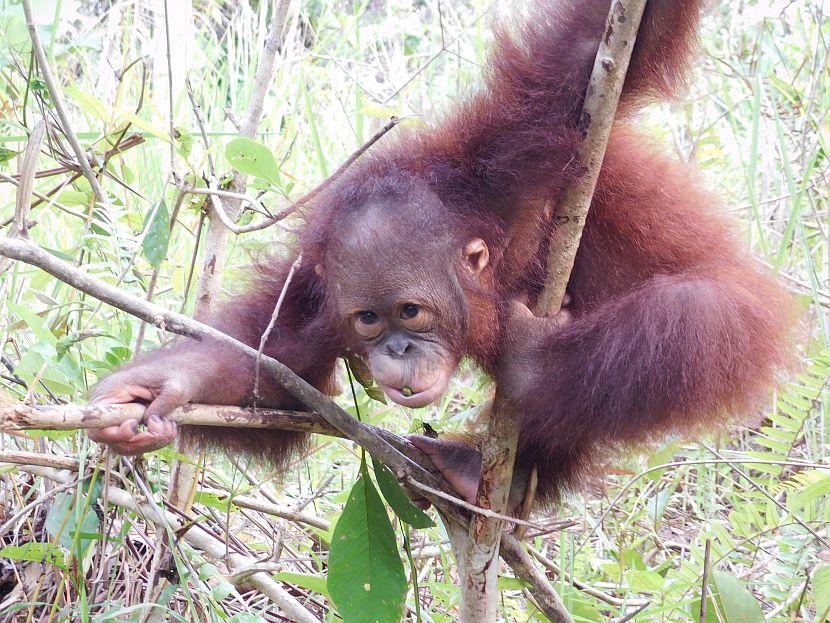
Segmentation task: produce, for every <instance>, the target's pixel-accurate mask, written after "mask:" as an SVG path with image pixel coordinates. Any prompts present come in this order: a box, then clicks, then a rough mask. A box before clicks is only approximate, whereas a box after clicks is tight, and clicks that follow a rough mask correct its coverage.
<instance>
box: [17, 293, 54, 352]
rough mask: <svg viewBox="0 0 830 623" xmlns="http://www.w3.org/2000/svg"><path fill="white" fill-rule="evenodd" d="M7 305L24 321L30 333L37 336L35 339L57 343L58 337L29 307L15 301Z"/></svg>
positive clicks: (52, 343)
mask: <svg viewBox="0 0 830 623" xmlns="http://www.w3.org/2000/svg"><path fill="white" fill-rule="evenodd" d="M8 306H9V309H11V310H12V311H13V312H14V313H15V315H16V316H18V317H19V318H20V319H21V320H22V321H23V322H25V323H26V325H27V326H28V327H29V328H30V329H31V330H32V333H34V334H35V336H37V339H39V340H40V341H41V342H44V343H46V344H51V345H52V346H54V345H55V344H57V343H58V338H56V337H55V336H54V334H53V333H52V330H51V329H50V328H49V327H48V326H47V325H46V322H45V321H44V319H43V318H41V317H40V316H38V315H37V314H36V313H35V312H33V311H32V310H31V309H29V308H28V307H26V306H24V305H18V304H17V303H8Z"/></svg>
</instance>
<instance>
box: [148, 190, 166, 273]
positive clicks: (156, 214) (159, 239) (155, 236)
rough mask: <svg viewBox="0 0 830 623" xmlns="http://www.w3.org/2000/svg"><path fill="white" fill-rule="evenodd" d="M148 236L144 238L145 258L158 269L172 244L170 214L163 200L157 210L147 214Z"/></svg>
mask: <svg viewBox="0 0 830 623" xmlns="http://www.w3.org/2000/svg"><path fill="white" fill-rule="evenodd" d="M146 220H150V222H149V223H146V224H145V225H146V231H147V234H146V235H145V236H144V243H143V245H142V249H143V251H144V257H146V258H147V261H148V262H150V265H151V266H152V267H153V268H155V269H158V267H159V266H161V263H162V261H164V258H165V256H166V255H167V246H168V245H169V244H170V213H169V212H168V211H167V204H166V203H165V202H164V199H162V200H161V201H160V202H159V204H158V207H157V209H156V210H151V211H150V212H149V214H147V219H146Z"/></svg>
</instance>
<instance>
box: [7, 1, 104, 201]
mask: <svg viewBox="0 0 830 623" xmlns="http://www.w3.org/2000/svg"><path fill="white" fill-rule="evenodd" d="M23 13H24V15H25V16H26V27H27V28H28V29H29V37H30V38H31V40H32V50H33V51H34V54H35V58H36V59H37V64H38V66H39V67H40V73H41V75H42V76H43V81H44V82H45V83H46V88H47V89H48V91H49V95H50V96H51V97H52V105H53V106H54V107H55V111H57V113H58V117H59V118H60V120H61V130H63V134H64V136H66V140H67V141H68V142H69V146H70V147H71V148H72V151H73V152H74V153H75V158H76V159H77V160H78V165H79V166H80V167H81V171H83V173H84V177H86V178H87V180H88V181H89V185H90V186H91V187H92V192H94V193H95V197H96V198H97V199H98V201H100V202H102V203H103V204H104V205H105V206H107V207H109V205H110V202H109V198H108V197H107V196H106V194H105V193H104V190H103V189H102V188H101V185H100V184H99V183H98V178H97V177H96V175H95V172H94V171H93V170H92V167H91V166H90V165H89V158H87V155H86V153H85V152H84V150H83V147H81V143H80V141H78V136H77V135H76V134H75V130H73V129H72V125H71V124H70V123H69V115H68V113H67V112H66V108H65V107H64V105H63V99H62V97H61V93H60V90H59V89H58V83H57V82H55V78H54V77H53V76H52V70H51V68H50V67H49V61H48V59H47V58H46V52H44V50H43V44H42V43H41V42H40V36H39V35H38V34H37V24H36V23H35V18H34V14H33V13H32V2H31V0H23Z"/></svg>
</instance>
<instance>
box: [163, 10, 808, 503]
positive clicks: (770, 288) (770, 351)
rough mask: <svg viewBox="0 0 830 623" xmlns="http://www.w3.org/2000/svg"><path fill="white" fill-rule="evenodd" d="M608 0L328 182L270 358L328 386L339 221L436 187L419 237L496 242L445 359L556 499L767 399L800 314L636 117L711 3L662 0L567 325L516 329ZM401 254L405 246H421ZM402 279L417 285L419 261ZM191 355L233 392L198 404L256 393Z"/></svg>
mask: <svg viewBox="0 0 830 623" xmlns="http://www.w3.org/2000/svg"><path fill="white" fill-rule="evenodd" d="M609 4H610V3H609V1H608V0H559V1H549V2H539V3H538V6H537V7H536V8H535V9H534V11H533V15H532V16H531V17H530V18H529V19H528V20H527V21H526V25H525V26H524V27H522V28H521V29H520V31H518V32H507V31H506V30H504V29H501V30H498V31H497V35H496V40H497V46H496V49H495V51H494V53H493V55H492V59H491V64H490V66H489V69H488V73H487V79H486V83H485V87H484V88H483V89H482V90H481V92H480V93H478V94H476V95H474V96H472V97H470V98H469V99H468V100H467V101H464V102H461V103H460V104H459V105H458V107H457V108H456V109H455V110H454V111H452V112H451V113H450V114H449V115H448V116H447V117H446V119H444V120H443V121H442V122H441V123H439V124H438V125H437V126H436V127H435V128H434V129H429V130H421V131H416V132H412V133H410V134H406V135H404V136H402V137H400V138H399V140H397V141H396V142H395V143H394V144H393V145H392V146H391V147H388V148H385V149H383V150H381V151H379V152H378V153H376V154H374V155H372V156H369V157H366V158H365V159H364V160H363V161H361V162H359V163H358V164H356V165H354V166H353V167H352V168H351V169H350V170H349V171H348V172H347V173H346V174H345V175H344V176H343V177H342V178H340V179H338V180H336V181H335V182H334V183H333V184H332V185H331V187H330V188H329V189H328V190H327V191H326V193H325V194H324V195H323V196H322V197H320V198H319V199H318V200H317V201H316V203H315V205H314V206H313V207H312V209H311V210H310V211H309V214H308V216H309V219H308V221H309V222H308V224H307V227H306V228H305V229H304V230H303V232H302V233H301V239H300V244H299V247H300V250H301V251H302V253H303V256H304V258H305V261H304V265H303V267H302V268H301V270H300V272H299V274H298V276H297V277H296V278H295V280H294V281H293V282H292V284H291V287H290V291H289V294H288V296H287V297H286V301H285V304H284V306H283V310H282V312H281V316H280V322H279V325H278V327H277V330H276V331H275V332H274V334H273V337H272V339H271V340H270V341H269V346H268V349H267V350H266V352H267V353H268V354H270V355H273V356H275V357H276V358H278V359H280V360H282V361H283V362H284V363H286V364H288V365H289V366H291V367H292V368H293V369H295V370H296V371H297V372H298V373H300V374H301V375H302V376H304V378H306V379H308V380H309V381H310V382H312V383H314V384H315V385H317V386H319V387H323V386H324V385H325V384H326V383H327V382H328V380H329V377H330V376H331V373H332V371H333V369H334V362H335V358H336V357H337V356H338V355H342V354H343V352H344V350H345V348H346V347H347V346H348V345H349V343H350V342H349V340H350V338H349V337H348V336H347V335H346V334H345V333H344V327H343V326H342V322H341V320H340V319H338V318H336V317H335V315H334V311H333V309H332V304H331V303H332V300H333V296H334V295H333V293H332V292H329V291H327V289H326V278H325V276H320V275H318V274H317V273H316V272H315V271H314V267H315V266H316V265H321V264H324V263H325V257H326V253H327V250H328V249H329V247H330V245H331V243H332V242H333V240H335V239H336V237H337V236H338V232H339V231H340V229H339V227H338V225H337V224H338V223H340V222H341V220H342V219H344V218H347V217H348V215H349V214H352V213H357V212H359V211H360V210H361V209H362V207H363V206H364V205H365V204H366V203H367V202H370V201H371V200H372V199H373V198H375V197H377V196H383V197H386V198H389V197H393V198H397V199H398V200H399V205H400V209H401V218H406V217H407V214H408V213H409V210H410V207H411V204H412V201H413V200H412V197H413V196H415V195H416V194H417V193H416V189H423V188H427V189H428V190H429V191H430V192H431V193H433V194H434V195H435V196H437V197H438V198H439V199H440V201H441V204H442V210H441V212H440V214H438V215H435V216H433V217H432V218H433V221H432V223H431V225H429V226H428V227H427V228H426V231H425V232H424V234H423V235H425V236H428V235H430V232H443V231H451V232H453V235H454V236H455V239H456V240H458V241H461V243H462V244H463V241H465V240H468V239H471V238H482V239H483V240H484V241H485V242H486V243H487V246H488V247H489V252H490V264H489V266H488V267H487V271H486V274H485V275H484V278H483V279H482V281H481V282H479V283H475V284H474V283H472V282H471V281H470V279H468V278H466V277H465V275H463V274H459V276H458V280H459V283H460V284H461V287H462V288H463V289H464V293H465V294H466V298H467V301H468V302H469V305H468V308H469V313H468V316H467V318H466V319H464V320H463V322H461V323H460V324H459V327H458V328H457V334H458V335H457V337H458V340H457V341H458V343H457V344H456V345H455V346H454V348H455V349H456V350H458V351H460V352H459V353H458V354H466V355H468V356H470V357H472V358H473V359H474V360H476V361H477V362H478V363H479V364H481V366H482V367H483V368H484V369H485V370H486V371H487V372H488V373H490V374H491V375H493V376H494V377H495V378H496V381H497V382H498V383H500V384H501V386H502V388H503V389H504V391H505V392H506V395H508V396H509V397H510V398H511V399H512V401H513V402H514V404H515V406H516V410H517V412H518V413H519V414H521V418H522V422H521V424H522V430H523V431H527V432H528V434H523V435H522V438H521V440H520V451H519V461H520V462H522V463H525V464H531V463H535V464H537V465H538V466H539V469H540V482H541V487H542V494H543V496H546V497H548V498H551V497H554V496H555V495H556V494H557V492H558V491H559V490H560V488H561V487H562V486H565V485H568V484H572V483H573V482H574V480H575V477H576V476H577V475H578V474H579V473H580V470H582V469H583V468H584V467H586V466H587V465H589V464H590V463H591V462H593V461H596V460H597V457H598V456H601V455H602V453H603V452H605V451H608V450H613V449H616V448H618V447H620V446H623V445H630V444H639V443H643V442H647V441H650V440H653V439H657V438H659V437H660V436H663V435H665V434H666V433H669V432H674V431H690V430H692V429H695V428H697V427H700V426H712V425H714V424H717V423H719V422H723V421H725V420H726V419H727V417H726V416H728V415H730V414H735V413H743V412H746V410H748V409H751V408H752V407H753V406H754V405H756V404H758V402H759V401H760V400H761V399H763V398H764V396H765V393H766V392H767V391H768V389H769V387H770V385H771V383H772V382H773V377H774V375H775V372H776V370H777V368H778V366H779V365H780V364H781V363H782V362H784V361H785V360H786V359H787V357H786V353H787V346H788V333H789V330H790V327H791V326H792V320H793V314H792V310H791V302H790V301H789V299H788V297H787V296H786V295H785V293H784V292H783V290H782V288H781V287H780V286H779V285H778V284H777V283H776V282H775V281H774V280H773V279H772V278H770V277H769V276H767V275H765V274H764V272H763V271H762V270H760V269H759V268H758V266H757V265H756V264H755V262H754V260H753V259H752V258H751V257H749V256H748V255H746V254H745V253H744V252H743V251H742V250H741V245H740V243H739V242H738V241H737V240H736V239H735V238H734V235H733V233H732V224H731V223H728V222H726V221H725V220H724V219H723V218H721V217H720V216H718V215H717V214H716V211H717V205H718V202H717V200H716V199H715V198H714V197H712V196H711V195H710V194H708V193H707V192H705V191H703V190H701V186H700V183H699V181H698V180H697V179H696V176H695V174H694V172H693V171H690V170H689V168H688V167H687V166H685V165H684V164H681V163H678V162H676V161H674V160H671V159H669V158H667V157H666V156H664V155H662V154H661V153H660V152H659V150H657V149H655V148H654V147H653V145H652V142H651V141H650V140H649V139H648V138H647V137H643V136H641V135H639V134H638V133H637V132H636V131H635V130H634V129H633V127H631V125H630V124H629V122H627V121H626V119H628V116H629V115H630V114H631V113H632V112H634V111H635V110H636V109H637V107H638V106H640V105H641V104H643V103H644V102H647V101H649V100H650V99H653V98H655V97H658V96H659V97H664V96H668V95H671V94H672V93H673V92H674V90H675V88H676V87H677V86H678V85H679V84H680V83H681V82H682V79H683V78H684V76H685V69H686V63H687V62H688V59H689V52H690V49H691V47H692V46H693V43H694V39H695V28H696V26H697V23H698V20H699V14H700V11H701V8H702V5H703V2H702V1H701V0H687V1H684V2H680V1H678V0H651V1H650V2H649V3H648V8H647V10H646V14H645V16H644V19H643V25H642V27H641V32H640V35H639V37H638V40H637V43H636V47H635V51H634V54H633V57H632V62H631V67H630V69H629V73H628V77H627V79H626V83H625V89H624V92H623V96H622V99H621V103H620V113H619V119H620V120H619V121H618V122H617V125H616V127H615V130H614V132H613V135H612V138H611V141H610V143H609V146H608V152H607V155H606V158H605V161H604V164H603V168H602V171H601V174H600V179H599V183H598V186H597V189H596V193H595V197H594V200H593V204H592V207H591V211H590V214H589V218H588V222H587V224H586V227H585V232H584V237H583V240H582V243H581V245H580V248H579V253H578V256H577V260H576V265H575V267H574V270H573V274H572V277H571V280H570V282H569V286H568V291H569V293H570V295H571V297H572V303H571V306H570V309H571V313H572V315H573V321H572V323H571V324H570V325H569V326H567V327H565V328H564V329H562V330H561V331H558V332H554V333H551V334H549V335H546V336H544V337H542V338H539V339H536V340H535V341H534V340H530V341H529V340H528V339H525V338H524V337H523V336H518V335H514V334H511V332H510V331H509V330H508V310H509V305H510V302H511V300H513V299H521V300H525V301H527V302H529V303H532V302H533V301H534V300H535V298H536V297H537V296H538V294H539V291H540V289H541V285H542V283H543V281H544V277H545V274H544V272H545V271H544V267H545V264H546V253H547V244H546V242H547V239H548V238H549V234H550V228H551V227H552V226H553V223H555V216H554V218H551V216H550V215H548V214H546V213H545V212H544V210H543V209H542V206H543V205H544V203H545V201H546V200H555V199H557V198H558V197H559V194H560V192H561V190H562V188H563V187H564V185H565V184H567V183H568V182H570V181H572V180H573V179H574V176H575V175H576V173H577V172H576V171H575V170H574V167H573V166H572V165H571V163H572V161H573V156H574V153H575V148H576V146H577V144H578V142H579V139H580V128H579V116H580V111H581V106H582V101H583V96H584V92H585V89H586V86H587V82H588V78H589V76H590V72H591V69H592V66H593V62H594V57H595V55H596V51H597V47H598V44H599V39H600V37H601V35H602V33H603V30H604V26H605V22H606V16H607V13H608V8H609ZM420 216H421V218H423V214H421V215H420ZM395 242H396V243H397V244H399V245H400V247H401V249H404V250H406V249H409V248H415V247H417V245H418V244H419V241H418V240H400V241H395ZM367 261H368V262H371V261H372V258H367ZM410 268H411V269H412V270H411V272H412V274H413V275H417V269H418V267H417V266H411V267H410ZM259 275H260V276H259V281H258V283H257V285H256V287H255V292H256V294H253V295H248V296H247V297H245V298H242V299H240V300H236V301H233V302H232V304H231V305H230V306H228V307H226V308H225V310H224V311H223V313H222V314H221V318H223V319H224V320H223V322H221V323H219V325H220V328H225V329H228V330H230V331H231V332H232V333H233V334H234V335H236V336H237V337H239V338H240V339H242V340H243V341H245V342H247V343H249V344H252V345H257V344H258V342H259V336H260V334H261V333H262V331H263V330H264V328H265V326H266V325H267V322H268V318H269V316H270V314H271V311H272V309H273V306H274V303H275V301H276V298H277V296H278V294H279V291H280V289H281V287H282V283H283V279H284V275H285V267H284V266H282V267H280V268H279V269H274V268H265V269H263V270H261V271H260V273H259ZM182 348H184V347H178V351H176V352H180V351H181V349H182ZM187 348H188V349H189V352H191V353H192V352H193V351H194V350H195V351H199V352H200V353H201V354H203V355H204V356H206V357H208V358H211V359H213V360H223V361H225V362H226V363H225V364H224V368H223V372H222V374H221V375H215V377H216V378H221V377H225V378H229V379H231V383H232V384H233V385H234V389H233V390H232V391H230V390H227V389H223V390H221V391H219V390H217V391H216V392H214V393H210V392H202V393H200V394H199V395H198V398H199V399H200V400H213V401H216V402H224V403H239V402H244V401H245V400H246V398H248V397H249V395H250V382H249V381H246V379H250V375H251V370H252V364H251V363H250V362H247V361H243V360H242V359H241V358H238V357H235V356H233V355H231V354H229V353H226V352H225V351H224V350H221V349H219V348H218V347H216V346H212V345H199V346H191V347H187ZM155 356H156V357H159V355H155ZM162 356H163V355H162ZM262 385H263V386H264V387H268V388H269V389H268V392H266V394H265V396H264V397H263V400H261V401H260V404H262V405H272V406H281V407H286V406H298V405H296V404H295V403H294V402H293V401H291V400H289V399H288V398H287V397H286V395H285V392H283V391H282V390H280V389H279V388H278V387H277V386H276V385H275V384H273V383H269V382H268V379H267V378H266V379H263V382H262ZM205 394H207V395H205ZM186 397H187V398H189V399H193V396H192V395H187V396H186ZM200 436H201V437H202V438H205V439H207V440H208V441H213V442H216V443H218V444H220V445H224V446H226V447H231V448H234V449H237V448H240V449H246V450H249V451H252V452H254V453H256V454H259V455H264V456H268V457H270V458H272V459H273V460H274V461H276V462H280V461H282V460H284V458H285V453H286V452H287V451H289V450H291V449H293V448H294V447H295V446H296V445H297V444H298V443H299V441H300V439H301V438H300V437H299V436H297V435H286V434H282V433H268V434H267V435H266V434H263V433H262V432H260V431H257V432H256V433H252V434H247V433H240V432H237V431H222V430H218V431H217V430H212V431H211V432H210V433H204V432H202V433H200Z"/></svg>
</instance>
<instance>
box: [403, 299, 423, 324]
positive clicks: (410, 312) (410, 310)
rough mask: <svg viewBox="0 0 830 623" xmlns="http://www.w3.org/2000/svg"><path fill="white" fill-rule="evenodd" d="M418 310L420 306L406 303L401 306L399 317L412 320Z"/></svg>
mask: <svg viewBox="0 0 830 623" xmlns="http://www.w3.org/2000/svg"><path fill="white" fill-rule="evenodd" d="M420 311H421V308H420V307H418V306H417V305H416V304H415V303H407V304H406V305H404V306H403V307H402V308H401V318H403V319H404V320H412V319H413V318H414V317H415V316H417V315H418V312H420Z"/></svg>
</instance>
